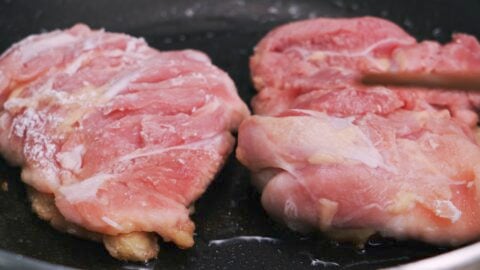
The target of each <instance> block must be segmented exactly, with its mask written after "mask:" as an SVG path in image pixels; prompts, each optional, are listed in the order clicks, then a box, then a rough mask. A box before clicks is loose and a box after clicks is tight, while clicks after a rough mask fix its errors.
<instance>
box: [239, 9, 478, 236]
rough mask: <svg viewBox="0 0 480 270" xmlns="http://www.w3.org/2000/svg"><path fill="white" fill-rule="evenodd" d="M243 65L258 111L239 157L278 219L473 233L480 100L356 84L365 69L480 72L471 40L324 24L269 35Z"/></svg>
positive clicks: (299, 226) (303, 224) (320, 225)
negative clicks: (422, 37) (249, 74)
mask: <svg viewBox="0 0 480 270" xmlns="http://www.w3.org/2000/svg"><path fill="white" fill-rule="evenodd" d="M250 66H251V72H252V77H253V82H254V84H255V87H256V88H257V90H258V91H259V93H258V94H257V96H256V97H255V98H254V99H253V101H252V106H253V108H254V111H255V113H256V114H257V115H255V116H251V117H249V118H248V119H247V120H245V121H244V122H243V123H242V124H241V126H240V129H239V141H238V148H237V150H236V153H237V157H238V159H239V160H240V161H241V162H242V163H243V164H244V165H246V166H247V167H248V168H249V169H250V170H251V171H252V173H253V175H254V180H253V182H254V184H255V186H256V187H258V189H259V190H260V191H261V192H262V198H261V200H262V204H263V206H264V207H265V209H266V210H267V211H268V212H269V213H270V214H271V215H272V216H273V217H274V218H276V219H278V220H281V221H283V222H285V223H286V224H287V225H288V226H289V227H290V228H292V229H294V230H298V231H302V232H303V231H309V230H312V229H320V230H322V231H325V232H327V233H334V234H338V233H340V234H341V233H342V232H343V233H350V232H362V233H365V232H368V233H365V234H366V235H370V234H372V233H374V232H380V233H381V234H383V235H385V236H393V237H396V238H400V239H404V238H415V239H421V240H423V241H427V242H430V243H435V244H451V245H457V244H461V243H464V242H467V241H471V240H473V239H477V238H478V237H479V236H480V207H479V200H480V197H479V195H480V194H479V190H480V147H479V144H478V141H477V139H476V136H475V130H476V127H477V126H476V124H477V121H478V117H477V114H476V113H475V111H474V109H475V108H477V107H478V105H480V96H479V95H478V94H471V93H467V92H455V91H450V92H448V91H441V89H435V90H426V89H420V88H411V87H410V88H400V87H397V88H394V87H384V86H375V87H374V86H370V87H367V86H364V85H361V84H360V83H358V81H359V80H358V78H359V76H360V74H362V72H365V71H369V72H380V71H409V72H440V71H442V72H443V71H445V72H448V71H467V72H468V71H480V45H479V43H478V41H477V40H476V39H475V38H474V37H472V36H469V35H465V34H455V35H453V41H452V42H450V43H448V44H446V45H440V44H438V43H437V42H433V41H423V42H420V43H417V42H416V40H415V39H414V38H412V37H411V36H410V35H408V34H407V33H406V32H404V31H403V30H402V29H401V28H399V27H398V26H396V25H395V24H393V23H391V22H389V21H386V20H383V19H378V18H372V17H363V18H351V19H327V18H319V19H313V20H307V21H300V22H294V23H290V24H287V25H284V26H281V27H279V28H277V29H275V30H273V31H271V32H270V33H269V34H267V35H266V36H265V37H264V38H263V39H262V40H261V41H260V43H259V44H258V45H257V47H256V48H255V53H254V55H253V57H252V58H251V61H250Z"/></svg>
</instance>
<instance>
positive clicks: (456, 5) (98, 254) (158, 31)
mask: <svg viewBox="0 0 480 270" xmlns="http://www.w3.org/2000/svg"><path fill="white" fill-rule="evenodd" d="M2 1H3V2H2ZM478 14H480V2H478V1H465V0H463V1H448V0H436V1H435V0H431V1H386V0H378V1H373V0H370V1H365V0H359V1H342V0H335V1H320V0H312V1H306V0H302V1H293V0H292V1H265V0H252V1H244V0H220V1H180V0H173V1H171V0H168V1H165V0H164V1H157V0H150V1H148V0H129V1H114V0H111V1H107V0H96V1H93V0H92V1H82V0H75V1H60V0H41V1H40V0H36V1H28V0H25V1H23V0H22V1H15V0H0V51H4V50H5V49H7V48H8V47H9V46H10V45H11V44H12V43H14V42H16V41H18V40H20V39H21V38H23V37H25V36H27V35H29V34H32V33H38V32H42V31H50V30H53V29H57V28H66V27H70V26H72V25H73V24H75V23H77V22H84V23H87V24H89V25H90V26H91V27H93V28H105V29H107V30H109V31H117V32H126V33H129V34H132V35H134V36H143V37H145V39H146V40H147V41H148V43H149V44H150V45H151V46H153V47H156V48H158V49H160V50H169V49H183V48H195V49H199V50H202V51H205V52H206V53H207V54H208V55H210V57H211V58H212V60H213V62H214V63H215V64H216V65H218V66H220V67H221V68H223V69H224V70H226V71H227V72H228V73H229V74H230V76H231V77H232V78H233V79H234V81H235V82H236V84H237V86H238V90H239V92H240V95H241V97H242V98H243V100H244V101H245V102H249V101H250V99H251V97H252V96H253V95H254V92H255V91H254V89H253V87H252V85H251V83H250V79H249V70H248V57H249V56H250V55H251V53H252V48H253V46H254V45H255V44H256V43H257V42H258V41H259V39H260V38H261V37H262V36H263V35H264V34H265V33H266V32H267V31H269V30H270V29H272V28H273V27H274V26H275V25H279V24H281V23H284V22H287V21H292V20H297V19H302V18H308V17H319V16H328V17H347V16H348V17H352V16H361V15H374V16H379V17H385V18H388V19H390V20H392V21H394V22H396V23H398V24H399V25H401V26H403V27H404V28H405V29H406V30H407V31H409V32H410V33H411V34H413V35H415V36H416V37H417V38H419V39H424V38H429V39H437V40H440V41H442V42H444V41H447V40H448V39H449V36H450V34H451V33H452V32H466V33H470V34H473V35H476V36H477V37H480V23H479V19H478ZM249 177H250V176H249V174H248V171H247V170H246V169H245V168H244V167H242V166H241V165H240V164H239V163H238V162H237V161H235V159H234V157H233V156H232V157H230V159H229V161H228V163H227V165H226V167H225V168H224V169H223V170H222V171H221V173H220V174H219V176H218V177H217V178H216V180H215V181H214V183H213V184H212V185H211V186H210V188H209V189H208V190H207V192H206V193H205V194H204V196H203V197H202V198H201V199H200V200H199V201H198V202H197V203H196V213H195V214H194V215H193V220H194V221H195V223H196V225H197V229H196V236H195V241H196V244H195V246H194V247H193V248H192V249H189V250H179V249H177V248H176V247H174V246H173V245H170V244H162V250H161V252H160V255H159V257H158V259H156V260H154V261H151V262H149V263H147V264H132V263H125V262H121V261H117V260H115V259H113V258H111V257H110V256H109V255H108V254H107V252H106V251H105V250H104V248H103V246H102V245H101V244H98V243H93V242H89V241H85V240H81V239H78V238H75V237H73V236H69V235H66V234H62V233H59V232H57V231H55V230H54V229H52V228H51V227H50V226H49V225H48V224H46V223H45V222H43V221H41V220H39V219H38V218H37V217H36V216H35V215H34V214H33V213H32V212H31V210H30V205H29V202H28V201H27V198H26V195H25V188H24V186H23V184H22V183H21V182H20V179H19V169H17V168H11V167H9V166H8V165H6V163H5V162H4V161H3V160H0V186H1V185H2V183H3V182H6V183H7V185H8V191H3V190H1V189H0V268H2V267H3V268H7V267H17V268H20V269H22V268H23V269H51V268H52V267H61V266H52V265H48V264H45V263H44V262H48V263H51V264H58V265H63V266H68V267H76V268H86V269H122V268H123V269H372V268H378V267H385V266H391V265H398V264H402V263H405V262H410V261H414V260H417V259H421V258H425V257H429V256H433V255H436V254H440V253H442V252H445V251H448V250H449V249H448V248H443V247H434V246H430V245H426V244H422V243H419V242H413V241H402V242H397V241H394V240H391V239H384V238H380V237H377V238H374V239H372V240H371V241H369V243H368V244H367V245H366V246H365V248H364V249H358V248H356V247H354V246H352V245H348V244H337V243H334V242H331V241H329V240H327V239H326V238H324V237H322V236H321V235H300V234H297V233H294V232H291V231H290V230H288V229H287V228H286V227H284V226H283V225H280V224H277V223H275V222H273V221H272V220H271V219H270V218H269V217H268V216H267V215H266V213H265V212H264V210H263V209H262V207H261V205H260V202H259V194H257V193H256V192H255V191H254V190H253V188H252V187H251V186H250V185H249ZM238 236H261V237H270V238H272V239H270V238H268V239H267V238H264V240H263V241H257V240H248V241H247V240H245V239H243V240H242V239H241V238H236V239H231V238H232V237H238ZM222 239H231V240H230V241H223V242H222V241H215V240H222ZM250 239H252V238H250ZM2 249H3V251H1V250H2ZM24 256H28V257H33V258H35V259H36V260H29V259H27V258H26V257H24ZM40 261H43V262H40Z"/></svg>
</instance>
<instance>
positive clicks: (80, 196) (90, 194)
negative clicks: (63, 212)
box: [58, 173, 115, 203]
mask: <svg viewBox="0 0 480 270" xmlns="http://www.w3.org/2000/svg"><path fill="white" fill-rule="evenodd" d="M114 177H115V175H113V174H108V173H99V174H97V175H95V176H92V177H90V178H87V179H85V180H83V181H81V182H78V183H75V184H71V185H68V186H62V187H60V188H59V189H58V193H60V194H62V195H63V196H64V197H65V199H66V200H67V201H69V202H70V203H77V202H82V201H88V200H91V199H94V198H95V197H96V195H97V191H98V190H99V189H100V187H101V186H102V185H103V184H104V183H105V182H107V181H108V180H110V179H113V178H114Z"/></svg>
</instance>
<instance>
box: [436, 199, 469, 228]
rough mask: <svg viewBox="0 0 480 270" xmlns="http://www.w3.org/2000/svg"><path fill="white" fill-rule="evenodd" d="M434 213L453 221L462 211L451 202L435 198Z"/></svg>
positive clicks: (456, 219)
mask: <svg viewBox="0 0 480 270" xmlns="http://www.w3.org/2000/svg"><path fill="white" fill-rule="evenodd" d="M434 207H435V210H434V211H435V215H437V216H438V217H442V218H446V219H449V220H450V221H451V222H452V223H455V222H457V221H458V219H460V217H461V216H462V212H461V211H460V210H458V208H457V207H456V206H455V205H454V204H453V203H452V202H451V201H447V200H435V201H434Z"/></svg>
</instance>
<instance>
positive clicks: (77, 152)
mask: <svg viewBox="0 0 480 270" xmlns="http://www.w3.org/2000/svg"><path fill="white" fill-rule="evenodd" d="M83 154H85V147H84V146H83V144H80V145H77V146H75V147H74V148H73V149H71V150H70V151H64V152H60V153H57V154H56V156H55V157H56V159H57V161H58V163H60V165H61V166H62V168H64V169H66V170H70V171H73V172H74V173H78V172H79V171H80V169H81V168H82V157H83Z"/></svg>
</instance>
